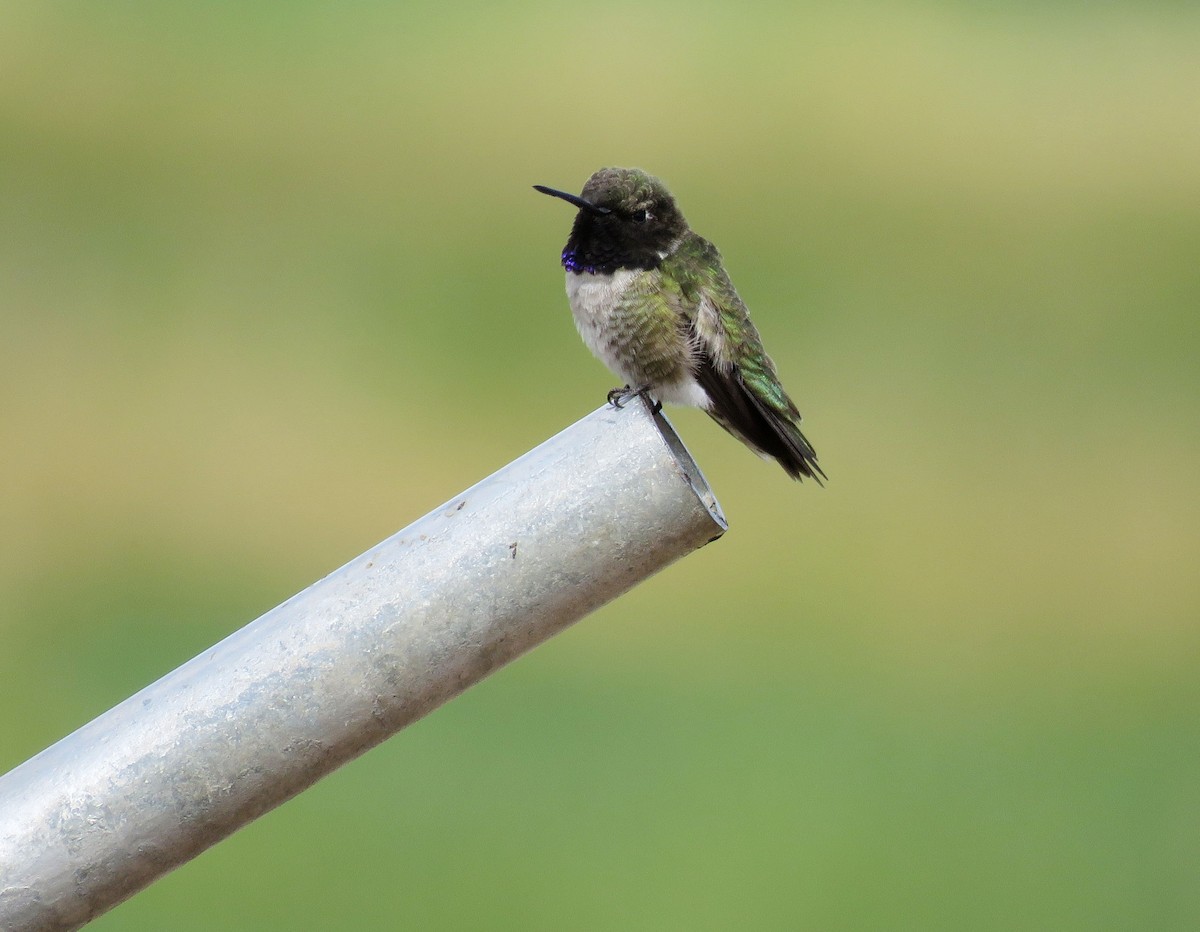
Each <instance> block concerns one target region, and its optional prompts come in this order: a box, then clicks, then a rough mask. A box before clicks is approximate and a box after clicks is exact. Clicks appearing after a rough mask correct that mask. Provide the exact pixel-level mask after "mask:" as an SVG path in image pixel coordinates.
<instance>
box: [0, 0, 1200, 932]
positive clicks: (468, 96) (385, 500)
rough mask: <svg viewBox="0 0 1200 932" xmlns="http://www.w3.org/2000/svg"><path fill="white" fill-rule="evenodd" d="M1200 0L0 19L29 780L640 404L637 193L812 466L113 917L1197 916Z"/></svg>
mask: <svg viewBox="0 0 1200 932" xmlns="http://www.w3.org/2000/svg"><path fill="white" fill-rule="evenodd" d="M1198 49H1200V13H1197V10H1196V8H1195V7H1194V6H1193V5H1190V4H1182V3H1167V2H1161V3H1144V2H1137V3H1134V2H1132V0H1130V2H1108V3H1099V4H1082V3H1069V2H1052V3H1048V4H1028V3H1017V2H1013V3H993V4H969V3H964V2H951V0H944V2H933V0H927V2H916V0H891V2H889V0H862V2H851V3H848V4H815V3H799V4H795V3H788V4H784V3H775V4H769V3H768V4H751V5H747V4H717V3H705V2H700V3H682V2H657V0H655V2H647V3H625V2H617V3H612V4H606V5H602V6H595V5H583V6H579V5H576V6H563V5H556V4H549V3H538V2H535V3H507V2H495V3H489V4H474V3H463V4H448V3H428V2H408V3H360V4H353V5H347V6H340V7H339V6H335V5H333V4H319V3H311V2H296V3H290V4H271V3H261V2H243V3H237V4H235V3H212V4H182V3H169V2H168V3H158V4H143V3H128V2H117V0H110V2H106V3H103V4H63V3H45V2H37V3H35V2H15V3H8V4H5V5H4V6H3V7H2V8H0V450H3V452H2V453H0V645H2V646H0V770H6V769H8V768H9V767H11V766H15V765H16V764H17V763H19V762H20V761H22V760H24V759H25V758H27V757H29V756H30V755H32V754H34V753H36V752H37V751H39V750H40V749H42V748H43V747H45V746H46V745H48V744H50V743H52V742H53V741H55V740H57V739H58V738H59V737H61V736H63V735H64V734H66V733H68V732H70V731H72V730H73V729H74V728H76V727H78V726H79V725H81V724H83V723H84V722H85V721H87V720H88V719H90V718H92V717H93V716H95V715H97V714H99V713H100V712H102V711H103V710H105V709H106V708H108V707H110V706H111V705H113V704H115V703H116V702H118V701H120V700H121V699H123V698H125V697H126V696H128V695H130V694H131V693H133V692H134V691H136V690H137V689H139V688H141V687H142V686H144V685H145V684H147V683H148V682H150V681H152V680H153V679H156V678H157V677H158V676H160V675H161V674H163V673H165V672H167V671H169V670H170V669H172V668H174V667H175V666H176V665H178V664H179V663H181V662H183V661H184V660H186V659H188V658H189V657H191V656H192V655H194V654H195V653H197V652H199V651H200V650H202V649H203V648H204V647H206V646H207V645H209V644H211V643H213V642H214V641H216V640H217V639H219V638H221V637H222V636H224V635H225V634H227V633H228V632H230V631H232V630H234V629H236V628H237V627H239V626H241V625H242V624H244V623H246V622H248V621H250V620H251V619H253V618H254V617H256V616H257V615H259V614H260V613H262V612H263V611H265V610H267V609H269V608H271V607H272V606H274V605H275V604H276V603H278V602H280V601H282V600H283V599H285V598H287V597H288V596H290V595H291V594H293V593H294V592H296V591H298V590H300V589H301V588H303V587H304V586H306V585H308V584H309V583H310V582H312V581H313V580H315V579H317V578H319V577H321V576H322V575H324V574H325V573H327V572H328V571H330V570H332V569H334V568H335V567H337V566H339V565H341V564H342V563H344V562H345V561H346V560H348V559H349V558H351V557H353V556H354V555H356V554H358V553H359V552H361V551H362V550H365V549H366V548H367V547H369V546H370V545H372V544H374V543H375V542H377V541H379V540H381V539H383V538H384V537H386V536H388V535H390V534H391V533H393V532H394V531H395V530H397V529H399V528H400V527H402V526H404V525H405V524H407V523H408V522H409V521H410V520H412V519H414V518H416V517H418V516H420V515H422V514H424V513H425V512H426V511H428V510H430V509H431V508H433V507H434V506H436V505H438V504H439V503H441V502H442V501H444V500H446V499H448V498H450V497H451V496H453V495H454V494H455V493H457V492H458V491H460V490H461V489H463V488H466V487H467V486H469V485H471V484H472V483H473V482H475V481H477V480H478V479H479V478H481V477H483V476H485V475H487V474H488V473H490V472H492V471H493V470H495V469H497V468H499V467H500V466H502V465H503V464H505V463H507V462H508V461H510V460H511V459H513V458H515V457H517V456H518V455H520V454H521V453H523V452H524V451H526V450H527V449H529V448H530V447H532V446H533V445H535V444H536V443H538V442H540V441H541V440H542V439H544V438H546V437H548V436H549V435H551V434H552V433H554V432H556V431H558V430H559V429H561V428H562V427H564V426H565V425H567V424H569V423H571V422H572V421H574V420H576V419H577V418H579V417H581V416H583V415H585V414H586V413H588V412H589V411H591V410H592V409H594V408H595V407H597V406H598V405H599V404H600V403H601V402H602V401H603V396H604V393H605V391H606V390H607V389H608V388H609V387H611V385H612V382H613V379H612V377H611V376H610V375H609V374H607V373H606V372H605V371H604V370H603V368H602V367H601V366H600V364H599V363H597V362H595V361H594V360H593V359H592V358H591V357H590V355H589V354H588V353H587V351H586V349H585V348H584V347H583V346H582V345H581V343H580V342H579V339H578V337H577V336H576V334H575V332H574V328H573V325H572V323H571V320H570V315H569V312H568V310H567V306H566V301H565V297H564V295H563V291H562V279H561V270H560V268H559V266H558V252H559V250H560V248H561V246H562V243H563V241H564V240H565V237H566V234H567V229H568V226H569V222H570V219H571V212H570V210H569V208H567V207H566V206H565V205H563V204H561V203H556V202H554V201H551V200H548V199H547V198H544V197H540V196H538V195H536V194H535V193H534V192H532V191H531V190H530V187H529V186H530V185H531V184H533V183H535V182H540V183H545V184H550V185H554V186H558V187H563V188H568V189H575V190H578V188H579V187H580V186H581V185H582V183H583V181H584V179H585V178H586V177H587V176H588V174H589V173H590V172H591V171H593V170H594V169H596V168H598V167H600V166H602V165H610V164H616V165H640V166H642V167H644V168H646V169H648V170H651V171H653V172H654V173H656V174H658V175H660V176H662V177H663V178H664V179H666V180H667V182H668V183H669V184H670V185H671V186H672V188H673V190H674V191H675V193H676V195H677V196H678V198H679V200H680V202H681V205H682V207H683V209H684V211H685V213H686V214H687V216H688V218H689V220H690V221H691V222H692V224H693V226H695V227H696V228H697V229H698V230H699V231H700V232H701V233H702V234H704V235H706V236H708V237H710V238H711V239H713V240H714V241H715V242H717V243H718V245H719V246H720V247H721V249H722V251H723V253H724V254H725V258H726V262H727V264H728V267H729V269H730V271H731V273H732V275H733V277H734V280H735V281H736V282H737V284H738V286H739V288H740V290H741V292H742V295H743V297H744V298H745V299H746V300H747V302H748V304H749V305H750V307H751V309H752V310H753V312H754V315H755V319H756V321H757V322H758V324H759V327H760V329H761V330H762V332H763V335H764V338H765V340H766V342H767V345H768V347H769V349H770V350H771V352H772V354H773V356H774V358H775V360H776V362H777V364H778V366H779V368H780V370H781V372H782V373H783V375H784V378H785V382H786V384H787V386H788V388H789V390H790V391H791V393H792V394H793V395H794V396H795V397H796V399H797V401H798V402H799V404H800V407H801V409H802V410H803V411H804V412H805V414H806V430H807V432H808V434H809V436H810V437H811V438H812V440H813V442H814V443H815V445H816V447H817V448H818V450H819V451H820V453H821V462H822V464H823V465H824V466H825V468H826V470H827V472H828V473H829V477H830V481H829V484H828V488H826V489H824V490H821V489H819V488H817V487H815V486H811V485H807V484H806V485H805V486H802V487H797V486H795V485H793V484H791V483H789V482H788V480H787V479H786V478H785V476H784V475H783V473H782V472H781V471H779V470H778V469H777V468H776V467H774V466H773V465H770V464H766V463H763V462H760V461H758V460H756V459H755V458H754V457H752V456H750V455H749V454H748V453H747V452H746V451H745V450H744V449H742V448H741V447H740V446H739V445H738V444H736V443H735V442H734V441H732V440H731V439H730V438H729V437H727V436H726V435H725V434H723V433H722V432H721V431H720V430H718V429H717V428H716V427H715V426H714V425H712V424H711V423H709V422H708V420H707V418H705V417H704V416H703V415H702V414H699V413H696V412H676V413H673V414H672V417H673V419H674V422H675V424H676V426H677V427H678V429H679V430H680V432H681V433H682V434H683V436H684V438H685V440H686V442H687V443H688V445H689V447H690V448H691V450H692V452H693V453H694V454H695V456H696V457H697V459H698V460H699V462H700V464H701V466H702V467H703V468H704V470H705V472H706V474H707V476H708V478H709V480H710V481H711V483H712V484H713V486H714V488H715V490H716V492H717V494H718V496H719V498H720V500H721V502H722V505H723V506H724V508H725V510H726V512H727V514H728V516H729V518H730V521H731V524H732V528H731V531H730V532H729V533H728V534H727V535H726V537H725V538H724V539H723V540H722V541H721V542H720V543H719V544H717V545H714V546H712V547H709V548H706V549H705V550H703V551H701V552H700V553H698V554H696V555H694V556H692V557H691V558H689V559H687V560H685V561H684V562H682V563H680V564H679V565H677V566H675V567H673V568H671V569H670V570H668V571H667V572H665V573H663V574H662V575H660V576H658V577H656V578H655V579H653V580H652V581H650V582H649V583H647V584H646V585H644V586H642V587H640V588H639V589H637V590H636V591H635V592H633V593H631V594H630V595H628V596H626V597H625V598H623V599H621V600H619V601H618V602H617V603H615V604H613V605H611V606H609V607H607V608H606V609H604V610H603V611H601V612H598V613H597V614H596V615H594V616H593V617H591V618H589V619H588V620H587V621H586V622H584V623H583V624H581V625H580V626H578V627H576V628H574V629H572V630H571V631H570V632H568V633H566V634H565V635H563V636H561V637H559V638H557V639H555V640H554V641H553V642H552V643H550V644H548V645H546V646H544V647H542V648H540V649H539V650H537V651H536V652H535V653H534V654H532V655H531V656H529V657H526V658H524V659H522V660H521V661H519V662H518V663H516V664H514V665H513V666H512V667H510V668H508V669H507V670H505V671H503V672H502V673H500V674H498V675H497V676H495V677H493V678H491V679H490V680H488V681H487V682H485V683H483V684H482V685H480V686H478V687H477V688H475V689H473V690H471V691H470V692H468V693H467V694H466V695H464V696H463V697H461V698H460V699H457V700H455V701H454V702H453V703H451V704H450V705H448V706H446V707H445V708H443V709H441V710H439V711H438V712H436V713H434V714H433V715H432V716H430V717H429V718H428V719H426V720H424V721H422V722H421V723H419V724H417V725H416V726H414V727H413V728H411V729H410V730H408V731H405V732H403V733H402V734H401V735H400V736H398V737H396V738H395V739H393V740H391V741H390V742H388V743H387V744H385V745H384V746H382V747H380V748H378V749H376V750H375V751H373V752H371V753H370V754H368V755H367V756H365V757H364V758H362V759H360V760H358V761H356V762H355V763H353V764H351V765H349V766H347V767H346V768H344V769H343V770H341V771H339V772H338V773H336V774H335V775H333V776H331V777H330V778H328V779H326V780H325V781H323V782H322V783H320V784H319V785H317V786H316V787H315V788H313V789H312V790H310V791H309V792H307V793H305V794H303V795H302V796H301V797H299V798H298V799H296V800H294V801H292V802H290V803H288V804H286V805H285V806H283V807H281V808H280V809H278V810H276V811H274V812H272V813H270V814H268V815H267V816H265V817H264V818H262V819H261V820H259V821H258V822H256V823H254V824H253V825H251V826H250V827H248V828H246V829H245V830H243V831H242V832H240V833H239V834H237V835H236V836H234V837H233V838H231V839H229V840H227V841H225V842H223V843H221V844H220V845H218V846H217V847H215V848H213V849H212V850H210V851H208V852H206V853H205V854H203V855H201V856H200V857H199V858H198V859H196V860H195V861H193V862H192V863H190V864H188V865H186V866H184V867H183V868H181V869H179V870H178V871H176V872H175V873H173V874H171V875H170V876H168V877H166V878H165V879H163V880H161V881H159V882H158V883H156V884H155V885H153V886H152V887H151V888H149V889H148V890H146V891H144V892H143V893H141V894H139V895H138V896H136V897H135V898H134V899H132V900H130V901H129V902H128V903H126V904H124V905H122V906H120V907H119V908H117V909H116V910H114V911H113V912H112V913H110V914H109V915H107V916H106V917H105V918H103V919H102V920H100V921H98V922H97V923H96V924H95V926H94V928H96V929H105V930H125V929H130V930H142V929H146V930H150V929H155V930H157V929H180V930H191V929H196V930H202V929H203V930H207V929H218V928H219V929H231V930H232V929H247V930H249V929H255V930H259V929H295V928H313V929H317V928H362V929H386V928H414V929H436V928H446V929H449V928H488V929H492V928H494V929H535V930H537V929H546V930H553V929H564V928H571V929H689V930H690V929H734V928H753V929H783V928H795V929H858V928H878V929H950V930H958V929H997V930H1009V929H1055V930H1061V929H1081V930H1082V929H1086V930H1094V929H1109V928H1111V929H1132V928H1140V929H1176V928H1177V929H1192V928H1196V927H1197V925H1198V924H1200V715H1198V711H1200V710H1198V703H1200V483H1198V480H1197V476H1198V459H1200V439H1198V436H1197V434H1198V431H1197V428H1198V427H1200V391H1198V389H1200V332H1198V331H1200V323H1198V319H1200V318H1198V311H1200V261H1198V260H1200V108H1198V104H1197V101H1200V51H1198Z"/></svg>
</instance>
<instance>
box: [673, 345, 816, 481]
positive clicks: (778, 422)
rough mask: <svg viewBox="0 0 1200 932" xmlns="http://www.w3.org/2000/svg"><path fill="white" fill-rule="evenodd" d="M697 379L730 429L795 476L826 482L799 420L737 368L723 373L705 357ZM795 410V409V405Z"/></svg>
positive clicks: (712, 413)
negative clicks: (751, 385)
mask: <svg viewBox="0 0 1200 932" xmlns="http://www.w3.org/2000/svg"><path fill="white" fill-rule="evenodd" d="M696 379H697V381H698V382H699V383H700V385H701V387H702V388H703V389H704V390H705V391H706V392H707V393H708V397H709V399H710V400H711V401H712V407H711V408H709V410H708V414H709V416H710V417H711V418H712V419H713V420H714V421H716V422H717V423H718V424H720V425H721V426H722V427H724V428H725V429H726V430H727V431H729V432H730V433H731V434H733V435H734V436H735V437H737V438H738V439H739V440H741V441H742V442H743V443H745V444H747V445H748V446H751V447H753V448H754V449H756V450H758V451H759V452H760V453H763V454H765V455H767V456H770V457H772V458H773V459H775V460H776V461H777V462H778V463H779V465H780V466H782V467H783V469H784V471H785V472H786V473H787V474H788V475H789V476H791V477H792V478H793V479H812V480H813V481H814V482H816V483H817V485H823V484H824V483H822V482H821V480H822V479H826V478H828V477H827V476H826V475H825V473H824V471H823V470H822V469H821V467H820V466H819V465H817V453H816V451H815V450H814V449H813V448H812V444H811V443H809V442H808V438H807V437H805V436H804V434H802V433H801V432H800V428H799V427H797V426H796V423H795V421H799V420H800V416H799V414H797V415H796V418H795V421H792V420H789V419H788V418H786V417H784V416H783V415H781V414H780V413H779V412H778V411H776V410H774V409H773V408H772V407H771V406H770V405H768V404H766V402H764V401H762V400H761V399H759V397H758V396H757V395H755V394H754V393H753V392H752V391H750V390H749V389H748V388H746V384H745V383H744V382H743V381H742V377H741V375H740V374H739V373H738V372H737V371H736V370H731V371H730V372H728V373H725V374H722V373H721V372H720V371H718V370H717V368H716V367H715V366H713V365H712V363H711V362H710V361H709V360H708V359H707V358H705V359H703V360H702V362H701V365H700V367H699V369H698V371H697V372H696ZM793 410H794V409H793Z"/></svg>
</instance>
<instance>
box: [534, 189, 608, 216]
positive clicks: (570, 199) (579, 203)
mask: <svg viewBox="0 0 1200 932" xmlns="http://www.w3.org/2000/svg"><path fill="white" fill-rule="evenodd" d="M533 190H535V191H541V192H542V193H543V194H549V195H550V196H551V197H561V198H562V199H563V200H564V201H566V202H567V203H568V204H574V205H575V206H576V207H578V208H579V209H580V210H586V211H587V212H588V213H589V214H596V215H597V216H604V214H611V213H612V210H611V209H609V208H608V207H597V206H596V205H595V204H593V203H592V202H591V201H585V200H584V199H583V198H581V197H580V196H579V195H578V194H568V193H567V192H566V191H559V190H557V189H555V188H547V187H546V186H545V185H544V184H535V185H534V186H533Z"/></svg>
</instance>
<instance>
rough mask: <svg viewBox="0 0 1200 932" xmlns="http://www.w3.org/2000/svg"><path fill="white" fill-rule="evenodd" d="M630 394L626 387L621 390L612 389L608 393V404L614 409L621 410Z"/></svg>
mask: <svg viewBox="0 0 1200 932" xmlns="http://www.w3.org/2000/svg"><path fill="white" fill-rule="evenodd" d="M632 394H633V392H631V391H630V390H629V386H628V385H626V386H624V387H623V388H614V389H612V390H611V391H609V393H608V403H609V404H610V405H612V406H613V407H614V408H617V409H621V408H623V407H625V399H626V398H628V397H629V396H630V395H632Z"/></svg>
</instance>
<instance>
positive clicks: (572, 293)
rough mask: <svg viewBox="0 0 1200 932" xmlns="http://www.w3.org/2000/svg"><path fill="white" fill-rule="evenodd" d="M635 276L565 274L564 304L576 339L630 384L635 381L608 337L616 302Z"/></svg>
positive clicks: (623, 271) (626, 273)
mask: <svg viewBox="0 0 1200 932" xmlns="http://www.w3.org/2000/svg"><path fill="white" fill-rule="evenodd" d="M638 274H639V272H638V270H636V269H618V270H617V271H615V272H613V273H612V274H611V275H593V274H591V273H588V272H584V273H582V274H581V273H579V272H568V273H567V300H568V301H570V302H571V314H572V315H573V316H574V318H575V326H576V327H577V328H579V335H580V336H581V337H583V342H584V343H586V344H587V347H588V349H590V350H591V351H592V352H593V353H595V355H596V357H597V358H598V359H599V360H600V361H601V362H602V363H604V364H605V365H606V366H608V368H610V369H611V370H612V371H613V372H615V373H616V374H617V375H619V376H620V377H621V378H623V379H625V380H626V381H627V382H630V384H632V383H633V382H634V381H636V377H633V378H631V373H628V372H626V371H625V370H624V368H623V367H622V365H621V360H620V359H619V358H617V354H616V352H615V351H614V348H613V346H612V343H611V340H610V338H609V337H610V335H611V334H612V332H613V329H614V322H613V319H612V318H613V312H614V311H615V309H616V306H617V302H618V301H619V300H620V298H621V295H622V294H623V293H624V292H625V289H626V288H628V287H629V285H630V284H631V283H632V282H633V280H634V278H636V277H637V275H638Z"/></svg>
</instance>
